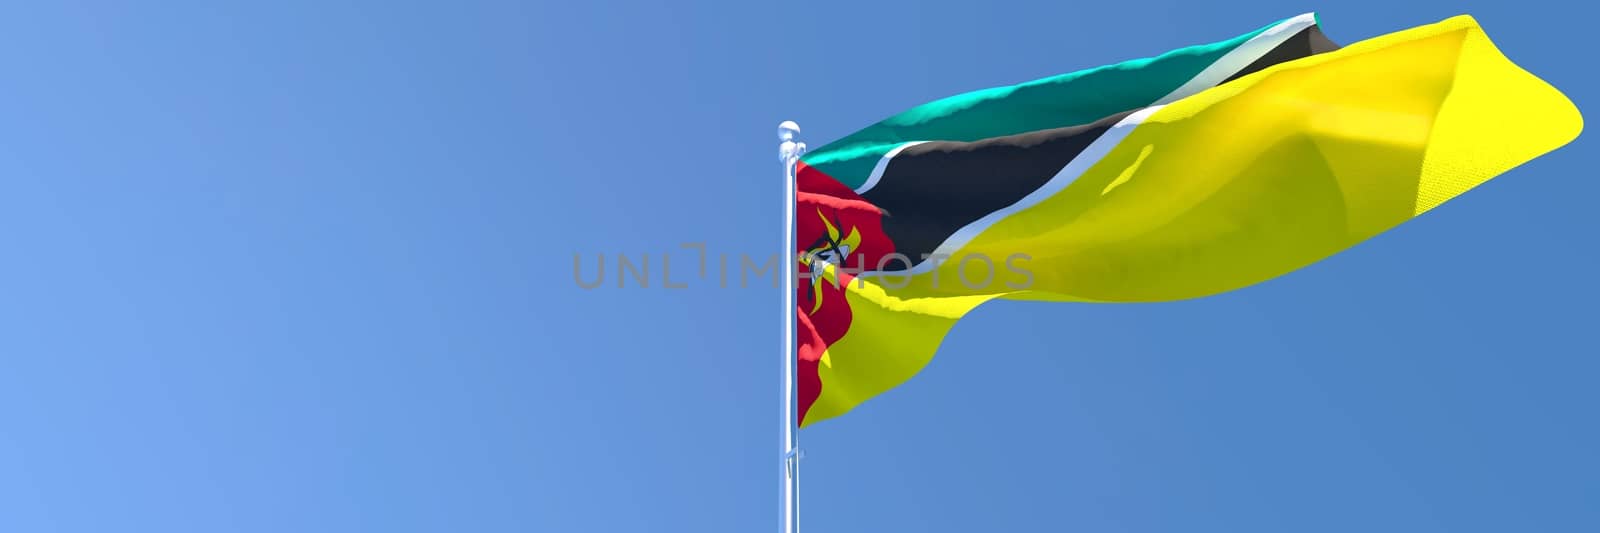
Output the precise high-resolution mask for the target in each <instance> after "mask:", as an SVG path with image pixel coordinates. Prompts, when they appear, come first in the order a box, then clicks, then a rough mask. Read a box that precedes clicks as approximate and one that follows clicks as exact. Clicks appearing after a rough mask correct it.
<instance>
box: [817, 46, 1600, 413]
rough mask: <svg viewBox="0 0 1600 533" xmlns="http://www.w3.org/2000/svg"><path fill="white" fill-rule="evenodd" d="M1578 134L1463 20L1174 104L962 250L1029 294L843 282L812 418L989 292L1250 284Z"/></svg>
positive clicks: (928, 346)
mask: <svg viewBox="0 0 1600 533" xmlns="http://www.w3.org/2000/svg"><path fill="white" fill-rule="evenodd" d="M1582 127H1583V120H1582V117H1581V116H1580V115H1579V113H1578V110H1577V109H1576V108H1575V107H1573V105H1572V103H1571V102H1570V101H1568V100H1567V99H1566V98H1565V97H1564V96H1562V95H1561V93H1559V92H1557V91H1556V90H1555V89H1554V88H1552V87H1550V86H1549V85H1547V84H1545V83H1544V82H1543V81H1541V80H1539V79H1538V78H1536V77H1534V76H1532V75H1530V74H1528V73H1527V72H1525V71H1523V70H1522V69H1521V68H1519V67H1517V66H1516V65H1515V64H1512V63H1511V62H1510V61H1509V60H1507V59H1506V58H1505V57H1504V56H1503V55H1501V53H1500V52H1499V50H1498V49H1496V48H1495V46H1494V44H1493V43H1492V42H1490V41H1489V39H1488V38H1487V37H1486V36H1485V35H1484V33H1483V31H1482V30H1481V29H1480V28H1479V27H1478V26H1477V24H1476V22H1475V21H1473V20H1472V18H1471V17H1466V16H1461V17H1455V18H1452V19H1449V20H1446V21H1443V22H1440V23H1438V24H1433V25H1428V26H1422V27H1418V28H1414V29H1410V30H1406V31H1402V32H1398V33H1393V34H1390V35H1386V36H1383V37H1379V38H1375V39H1371V40H1367V41H1363V42H1360V43H1356V44H1354V45H1351V46H1348V47H1346V48H1343V49H1341V50H1339V51H1336V52H1332V53H1327V54H1321V55H1317V56H1312V57H1310V58H1306V59H1301V60H1297V61H1293V62H1290V63H1284V64H1280V65H1277V66H1274V67H1272V68H1269V69H1266V70H1263V71H1261V72H1258V73H1255V74H1252V75H1250V76H1246V77H1243V78H1240V79H1239V80H1235V81H1234V82H1231V83H1228V84H1226V85H1223V86H1221V87H1217V88H1213V89H1210V90H1207V91H1205V92H1202V93H1199V94H1197V95H1195V96H1192V97H1189V98H1186V99H1183V100H1179V101H1177V102H1174V103H1172V104H1170V105H1168V106H1166V107H1165V108H1162V109H1160V110H1158V111H1156V112H1155V113H1153V114H1151V115H1150V116H1149V117H1148V118H1147V119H1146V121H1145V122H1144V123H1143V124H1141V125H1139V126H1138V127H1137V128H1135V129H1134V130H1133V131H1132V132H1131V133H1129V134H1128V136H1127V137H1126V138H1125V139H1123V140H1122V142H1121V143H1120V144H1118V145H1117V146H1116V147H1114V148H1112V149H1111V151H1110V152H1109V153H1107V154H1106V155H1105V156H1104V157H1103V158H1102V159H1101V160H1100V161H1099V162H1098V163H1096V164H1095V165H1093V166H1092V167H1090V168H1089V169H1088V170H1087V171H1085V172H1084V174H1083V175H1081V176H1079V177H1078V179H1077V181H1075V182H1073V183H1072V184H1071V185H1070V186H1068V187H1066V188H1065V189H1064V190H1062V191H1061V192H1060V193H1057V194H1056V195H1054V196H1052V197H1050V198H1047V199H1045V200H1044V201H1042V202H1040V203H1038V204H1036V205H1034V206H1032V207H1030V208H1027V209H1025V210H1023V211H1021V212H1019V213H1017V214H1015V215H1013V216H1011V217H1008V218H1005V219H1003V220H1000V221H999V222H997V223H995V224H994V225H993V226H991V227H989V228H987V229H986V230H985V231H983V232H982V233H981V234H979V235H978V236H977V237H975V238H974V239H973V240H972V241H971V242H970V243H968V244H967V245H966V246H965V247H964V248H963V249H962V251H961V252H958V253H957V254H956V258H957V259H959V258H961V257H963V256H965V255H968V254H983V255H985V256H988V257H990V258H993V261H994V262H996V263H999V262H1001V261H1003V260H1004V258H1005V257H1007V256H1009V255H1011V254H1014V253H1025V254H1028V255H1029V256H1031V259H1030V260H1029V261H1027V262H1026V263H1025V266H1026V268H1027V269H1028V270H1029V271H1031V272H1032V273H1033V277H1034V279H1033V283H1032V285H1031V287H1030V288H1029V289H1028V290H1025V291H1018V290H1014V289H1011V288H1009V287H1007V286H1005V285H1004V284H1003V283H1001V281H1004V280H1005V278H1004V277H1002V278H999V279H997V282H996V283H992V284H990V285H989V286H988V287H985V288H980V289H971V288H968V287H966V286H965V285H963V284H961V283H958V282H954V281H953V280H955V279H956V278H955V277H954V273H955V269H956V268H957V267H956V264H955V263H954V262H949V263H946V264H945V265H944V266H943V267H942V268H939V269H936V270H935V271H934V272H931V273H928V274H922V275H919V276H917V277H916V278H915V279H913V280H912V283H911V284H910V285H909V286H907V287H905V288H900V289H896V288H892V287H889V286H888V285H887V284H886V283H887V282H892V281H898V280H877V281H876V282H869V283H867V284H866V285H865V286H864V287H860V286H854V285H853V286H852V289H850V291H849V294H848V299H849V301H850V306H851V310H852V312H853V314H854V319H853V320H852V324H851V327H850V330H849V332H848V333H847V334H846V335H845V336H844V338H842V339H840V340H839V341H838V342H836V343H834V345H833V346H830V347H829V353H828V357H827V364H825V365H822V369H821V375H820V377H821V381H822V393H821V396H820V397H819V398H818V399H817V401H816V403H815V404H814V405H813V406H812V408H811V411H810V412H809V413H808V414H807V417H806V422H807V424H808V425H809V424H810V423H815V422H817V421H820V420H824V419H826V418H830V417H832V416H837V415H839V414H843V413H844V412H846V411H849V410H850V409H852V408H854V407H855V406H856V405H857V404H859V403H860V402H862V401H865V400H866V399H868V398H870V397H872V396H874V395H876V394H879V393H881V392H883V391H885V390H888V389H889V388H891V387H894V386H895V385H898V384H899V383H901V382H904V381H905V380H907V379H909V378H910V377H911V376H912V375H914V374H916V372H918V371H919V370H921V368H922V367H923V366H924V365H926V364H927V362H928V361H929V360H930V359H931V358H932V355H933V352H934V351H935V349H937V347H938V344H939V342H940V340H942V339H943V337H944V334H945V333H946V332H947V331H948V330H949V328H950V326H951V325H953V324H954V323H955V321H956V320H957V319H959V318H960V317H961V316H962V315H963V314H965V313H966V312H968V311H970V310H971V309H972V308H973V307H976V306H977V305H978V304H980V303H982V302H984V301H987V300H989V299H992V298H995V297H1006V298H1012V299H1041V300H1067V301H1108V302H1136V301H1168V300H1176V299H1185V298H1194V297H1201V296H1207V295H1211V294H1216V293H1219V292H1224V291H1228V290H1232V289H1236V288H1240V287H1244V286H1247V285H1251V284H1254V283H1259V282H1261V281H1264V280H1267V279H1271V278H1273V277H1276V276H1279V275H1282V274H1285V273H1288V272H1290V271H1292V270H1294V269H1297V268H1299V267H1302V266H1304V265H1306V264H1309V263H1311V262H1314V261H1317V260H1320V259H1322V258H1324V257H1327V256H1329V255H1332V254H1334V253H1337V252H1339V251H1342V250H1344V249H1347V248H1349V247H1351V246H1353V245H1355V244H1357V243H1359V242H1361V241H1363V240H1365V239H1367V238H1369V237H1372V236H1373V235H1376V234H1378V233H1380V232H1382V231H1384V230H1387V229H1389V228H1392V227H1394V226H1395V225H1398V224H1400V223H1402V222H1405V221H1406V220H1409V219H1411V218H1412V217H1414V216H1416V215H1418V214H1420V213H1422V212H1424V211H1427V210H1429V209H1432V208H1433V207H1436V206H1438V205H1439V204H1441V203H1443V202H1445V201H1446V200H1449V199H1450V198H1453V197H1455V196H1456V195H1459V194H1461V193H1463V192H1465V191H1466V190H1468V189H1470V188H1472V187H1474V186H1476V185H1478V184H1480V183H1483V182H1484V181H1486V180H1488V179H1489V178H1492V177H1493V176H1495V175H1497V174H1499V173H1501V172H1504V171H1506V170H1508V169H1510V168H1512V167H1515V166H1516V165H1519V164H1522V163H1524V162H1526V161H1528V160H1530V159H1532V158H1534V157H1537V156H1539V155H1541V154H1544V153H1546V152H1549V151H1550V150H1554V149H1555V148H1557V147H1559V146H1561V145H1563V144H1565V143H1567V142H1569V141H1571V140H1572V139H1573V138H1575V137H1576V136H1577V135H1578V132H1579V131H1580V130H1581V129H1582ZM969 266H970V265H969ZM1003 273H1004V272H1002V274H1003ZM932 276H939V277H940V278H941V279H940V280H939V281H940V282H939V283H937V284H936V285H937V286H935V284H934V283H933V282H932ZM977 277H979V278H981V277H982V276H977Z"/></svg>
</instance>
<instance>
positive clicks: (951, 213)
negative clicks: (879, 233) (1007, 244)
mask: <svg viewBox="0 0 1600 533" xmlns="http://www.w3.org/2000/svg"><path fill="white" fill-rule="evenodd" d="M1132 113H1133V111H1125V112H1122V113H1118V114H1115V115H1112V116H1109V117H1106V118H1104V119H1101V120H1099V121H1097V122H1094V123H1092V124H1084V125H1081V126H1071V127H1066V128H1056V129H1049V130H1039V131H1034V132H1028V133H1023V134H1018V135H1008V136H1005V137H995V138H992V139H984V140H981V141H975V142H948V141H940V142H929V143H923V144H919V145H916V146H912V147H910V148H907V149H905V150H904V151H901V152H900V153H899V154H898V155H896V156H895V157H894V159H890V160H889V165H888V167H887V168H885V169H884V172H883V177H882V178H881V179H880V180H879V181H878V184H877V185H876V186H874V187H873V188H872V189H871V190H868V191H867V192H866V193H864V194H863V195H862V196H863V197H865V198H866V200H867V201H869V202H872V203H873V204H874V205H877V206H878V207H879V208H880V209H882V210H883V211H884V217H883V230H884V233H886V234H888V237H889V239H890V240H892V241H894V245H895V251H897V252H899V253H902V254H905V255H906V257H909V258H910V259H911V261H912V262H913V263H920V262H922V260H923V259H924V257H923V254H931V253H933V251H934V250H935V249H937V248H938V247H939V245H940V244H941V243H943V242H944V241H945V239H947V238H949V237H950V234H952V233H954V232H955V231H956V230H958V229H961V228H962V227H963V226H966V225H967V224H971V223H973V222H975V221H977V220H978V219H979V218H983V216H984V215H987V214H989V213H993V212H995V211H997V210H999V209H1002V208H1005V207H1007V206H1010V205H1012V204H1015V203H1017V201H1018V200H1021V199H1022V198H1023V197H1024V196H1027V195H1028V193H1031V192H1033V191H1034V190H1037V189H1038V188H1039V187H1040V186H1043V185H1044V184H1045V183H1046V182H1048V181H1050V178H1052V177H1054V176H1055V175H1056V173H1057V172H1060V171H1061V169H1062V167H1065V166H1067V163H1068V162H1071V161H1072V158H1074V157H1077V155H1078V154H1079V153H1081V152H1083V149H1084V148H1086V147H1088V146H1089V143H1091V142H1094V140H1095V139H1097V138H1099V137H1100V135H1101V134H1104V133H1105V132H1106V131H1107V130H1109V129H1111V127H1112V126H1114V125H1116V123H1117V122H1119V121H1121V120H1122V119H1123V118H1125V117H1127V116H1128V115H1130V114H1132ZM904 268H905V265H904V264H902V263H901V262H899V261H891V262H889V263H888V264H887V265H885V269H886V270H901V269H904Z"/></svg>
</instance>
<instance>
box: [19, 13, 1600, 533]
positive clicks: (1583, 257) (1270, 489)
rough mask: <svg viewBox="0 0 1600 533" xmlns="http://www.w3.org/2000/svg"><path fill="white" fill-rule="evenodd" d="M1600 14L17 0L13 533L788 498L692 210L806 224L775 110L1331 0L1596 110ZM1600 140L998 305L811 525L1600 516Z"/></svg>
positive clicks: (769, 243)
mask: <svg viewBox="0 0 1600 533" xmlns="http://www.w3.org/2000/svg"><path fill="white" fill-rule="evenodd" d="M1583 5H1584V4H1582V3H1572V2H1556V1H1520V2H1497V1H1461V0H1450V1H1444V0H1439V1H1432V0H1410V1H1384V2H1377V1H1371V2H1327V3H1320V4H1316V3H1294V2H1289V3H1285V2H1281V1H1265V0H1262V1H1256V2H1244V3H1239V2H1228V3H1220V2H1191V1H1178V0H1174V1H1167V2H1152V1H1140V2H1062V1H1056V2H1003V1H1002V2H995V1H982V2H979V1H966V2H950V1H948V0H934V1H930V2H909V1H907V2H862V1H859V0H843V1H837V2H807V3H799V2H796V3H792V4H784V3H779V2H683V1H672V2H669V1H659V2H648V3H646V2H630V3H620V4H619V3H609V2H524V3H515V2H481V1H457V2H439V3H436V4H421V3H415V2H362V3H348V2H310V1H295V2H259V3H256V5H250V6H242V5H238V6H222V5H218V4H217V3H215V2H198V1H181V2H163V3H159V4H158V3H138V4H134V3H123V2H107V3H96V2H32V3H26V4H23V3H13V4H10V5H8V6H7V8H6V9H4V10H3V11H0V13H3V14H0V36H4V37H3V42H4V46H0V245H3V247H0V531H7V532H12V531H14V532H57V531H60V532H105V531H153V532H188V531H194V532H218V531H240V532H273V533H281V532H286V531H297V532H322V531H327V532H351V531H381V532H386V533H387V532H413V531H416V532H424V531H426V532H474V533H480V532H513V531H537V532H568V531H571V532H587V531H600V532H611V531H617V532H634V531H688V532H713V531H714V532H722V531H727V532H741V533H742V532H750V531H773V530H775V528H776V526H777V503H778V498H777V466H776V462H775V461H776V460H777V446H778V444H779V439H778V434H777V431H778V425H777V416H778V408H777V405H776V402H777V400H778V396H777V392H776V387H777V380H778V373H779V370H778V368H779V367H778V364H779V358H778V353H777V352H778V349H779V342H778V334H779V329H778V328H779V318H780V316H783V315H782V312H783V311H782V310H781V309H779V307H778V297H779V293H778V291H777V290H775V289H772V288H770V286H767V287H762V288H757V287H748V288H742V289H741V288H738V287H737V284H738V282H737V278H736V276H735V279H734V280H732V282H731V283H730V284H731V285H734V286H732V287H728V288H721V287H718V286H717V284H716V283H715V282H714V278H715V277H716V269H715V264H714V263H713V265H712V270H711V272H709V273H708V274H709V276H708V278H705V279H702V278H698V277H696V272H695V270H696V267H697V264H696V262H697V260H698V257H697V255H696V252H695V251H694V250H692V249H685V248H680V244H681V243H705V247H706V250H707V252H708V253H709V254H711V255H712V257H713V258H714V257H716V256H717V255H719V254H727V255H728V256H729V257H730V258H737V257H739V255H740V254H747V255H752V256H764V255H766V254H770V253H775V252H777V251H779V250H780V247H781V246H780V245H781V241H780V236H779V235H780V234H779V229H780V226H779V223H780V214H779V209H780V208H781V204H780V201H781V175H780V169H779V166H778V163H777V158H776V153H775V151H776V139H775V137H774V129H775V126H776V124H777V123H778V122H779V121H781V120H785V119H792V120H796V121H799V122H800V124H801V125H802V127H803V128H804V139H805V140H806V141H808V142H810V143H811V144H812V146H820V145H821V144H823V143H824V142H826V141H828V140H830V139H833V138H836V137H838V136H841V135H844V134H846V133H848V132H850V131H852V130H854V129H856V128H859V127H862V126H865V125H867V124H869V123H871V122H873V121H876V120H878V119H880V118H882V117H884V116H886V115H889V114H892V113H894V112H898V111H900V110H902V109H905V108H906V107H909V106H911V105H914V104H917V103H921V102H924V101H927V100H931V99H934V98H938V97H941V96H947V95H950V94H954V93H958V92H962V91H967V90H972V89H977V88H982V87H987V86H992V85H1001V84H1009V83H1014V82H1018V81H1024V80H1028V79H1033V78H1037V77H1041V76H1045V75H1050V74H1055V73H1060V72H1066V71H1070V70H1075V69H1079V68H1084V67H1090V66H1095V65H1100V64H1104V63H1109V62H1114V61H1119V60H1123V59H1129V58H1134V57H1141V56H1147V55H1151V54H1156V53H1160V52H1163V51H1166V50H1169V49H1172V48H1176V47H1179V46H1184V45H1189V44H1197V43H1203V42H1210V41H1214V40H1218V39H1223V38H1227V37H1232V36H1234V35H1237V34H1240V33H1243V32H1246V31H1249V30H1251V29H1254V28H1257V27H1259V26H1261V25H1263V24H1266V23H1269V22H1272V21H1274V20H1278V19H1282V18H1285V17H1289V16H1293V15H1295V14H1297V13H1300V12H1304V11H1310V10H1316V11H1318V12H1319V13H1320V14H1321V17H1322V22H1323V24H1324V29H1325V31H1326V33H1327V34H1328V35H1329V36H1330V37H1331V38H1333V39H1334V40H1336V41H1339V42H1342V43H1349V42H1353V41H1356V40H1360V39H1363V38H1367V37H1372V36H1376V35H1379V34H1382V33H1386V32H1390V31H1395V30H1399V29H1403V28H1406V27H1411V26H1416V25H1420V24H1425V23H1429V22H1434V21H1436V20H1440V19H1444V18H1447V17H1449V16H1452V15H1456V14H1460V13H1471V14H1473V15H1475V16H1476V17H1478V19H1479V21H1480V22H1482V24H1483V25H1484V26H1485V28H1486V29H1487V30H1488V32H1489V35H1490V36H1491V37H1492V38H1494V39H1496V41H1497V42H1498V43H1499V44H1500V46H1501V48H1502V49H1503V50H1504V51H1505V52H1506V54H1507V55H1509V56H1510V57H1511V58H1512V59H1513V60H1515V61H1517V62H1518V63H1520V64H1521V65H1523V66H1524V67H1525V68H1527V69H1529V70H1530V71H1532V72H1534V73H1535V74H1538V75H1539V76H1541V77H1543V78H1544V79H1545V80H1547V81H1549V82H1550V83H1552V84H1553V85H1555V86H1556V87H1558V88H1560V89H1561V90H1563V91H1564V92H1565V93H1566V94H1567V95H1568V96H1569V97H1570V98H1571V99H1572V100H1573V101H1575V102H1576V103H1577V104H1578V107H1579V108H1580V109H1583V110H1585V111H1588V112H1590V113H1591V116H1593V115H1592V114H1593V113H1594V112H1595V110H1594V106H1595V105H1596V101H1597V100H1596V98H1597V87H1596V85H1597V81H1600V76H1597V75H1596V74H1595V73H1594V67H1593V62H1592V57H1590V56H1591V55H1592V54H1590V52H1589V51H1588V48H1589V46H1588V44H1587V43H1589V41H1590V39H1589V35H1590V34H1591V33H1592V32H1593V31H1594V24H1593V20H1594V14H1595V13H1594V12H1593V11H1576V10H1590V9H1592V8H1588V7H1580V6H1583ZM1593 138H1594V132H1589V133H1586V134H1585V136H1583V137H1580V138H1579V139H1578V140H1577V141H1575V142H1574V143H1573V144H1571V145H1568V146H1567V147H1565V148H1562V149H1561V150H1559V151H1557V152H1555V153H1553V154H1550V155H1548V156H1546V157H1544V158H1541V159H1539V160H1536V161H1534V162H1532V163H1531V164H1528V165H1526V166H1524V167H1521V168H1518V169H1516V170H1514V171H1512V172H1510V173H1508V174H1506V175H1504V176H1502V177H1501V178H1499V179H1497V180H1495V181H1492V182H1490V183H1488V184H1487V185H1485V186H1483V187H1481V188H1479V189H1477V190H1475V191H1473V192H1471V193H1468V194H1467V195H1465V196H1464V197H1462V198H1459V199H1457V200H1455V201H1453V202H1451V203H1449V204H1447V205H1445V206H1444V207H1442V208H1440V209H1436V210H1434V211H1432V212H1430V213H1428V214H1427V215H1426V216H1424V217H1422V218H1421V219H1419V220H1416V221H1413V222H1411V223H1408V224H1406V225H1404V226H1402V227H1401V228H1399V229H1397V230H1395V231H1392V232H1389V233H1387V234H1384V235H1382V236H1380V237H1379V238H1377V239H1375V240H1373V241H1370V242H1368V243H1366V244H1363V245H1361V246H1359V247H1357V248H1355V249H1353V250H1351V251H1349V252H1348V253H1345V254H1342V255H1340V256H1337V257H1334V258H1332V259H1330V260H1327V261H1324V262H1322V263H1319V264H1316V265H1314V266H1312V267H1310V268H1307V269H1305V270H1302V271H1299V272H1296V273H1294V274H1292V275H1290V276H1287V277H1284V278H1280V279H1278V280H1274V281H1271V282H1268V283H1265V284H1262V285H1259V286H1256V287H1252V288H1249V289H1246V290H1241V291H1237V292H1234V293H1229V294H1226V295H1222V296H1218V297H1214V298H1209V299H1203V300H1198V301H1191V302H1183V303H1175V304H1162V305H1128V306H1092V305H1071V304H1047V303H1012V302H1004V303H998V304H992V305H989V306H985V307H983V308H980V309H979V310H978V311H977V312H975V313H974V314H973V315H971V316H969V317H968V318H967V319H965V320H964V321H962V322H961V323H960V324H959V325H958V326H957V327H956V328H955V329H954V331H953V332H952V333H951V334H950V336H949V338H948V340H947V341H946V342H945V344H944V347H943V349H942V350H941V352H940V353H939V355H938V357H937V358H936V359H935V360H934V362H933V363H932V364H931V365H930V366H929V367H928V368H927V369H926V371H924V372H923V373H922V375H920V376H919V377H917V378H916V379H914V380H912V381H911V382H910V383H908V384H907V385H905V386H903V387H901V388H898V389H896V390H893V391H891V392H890V393H888V394H885V395H884V396H882V397H880V398H878V399H875V400H873V401H870V402H868V403H866V404H865V405H863V406H862V407H861V408H859V409H858V410H857V411H856V412H854V413H851V414H850V415H848V416H844V417H842V418H839V419H835V420H830V421H827V422H824V423H821V424H818V425H816V426H814V427H811V428H807V429H806V430H805V431H804V432H802V438H803V445H804V447H805V448H806V450H807V459H806V461H805V470H804V472H805V474H804V480H805V485H804V489H803V490H804V495H803V505H804V507H803V509H804V525H805V530H806V531H811V532H828V533H837V532H870V533H877V532H893V531H908V532H963V533H966V532H974V531H1094V532H1173V531H1183V532H1213V531H1215V532H1229V533H1239V532H1283V531H1295V532H1324V531H1325V532H1349V531H1397V532H1406V533H1419V532H1433V531H1438V532H1452V533H1459V532H1474V531H1483V532H1491V531H1492V532H1505V531H1538V532H1567V531H1571V532H1579V531H1600V505H1596V502H1597V501H1600V455H1597V454H1596V453H1595V452H1594V450H1597V449H1600V425H1597V424H1596V414H1595V411H1596V407H1597V406H1600V387H1597V386H1596V379H1597V376H1600V356H1597V352H1600V350H1596V349H1595V348H1594V347H1593V344H1594V336H1593V333H1592V331H1593V328H1594V327H1595V326H1596V323H1595V319H1596V316H1597V314H1596V312H1595V311H1594V310H1593V305H1594V302H1595V300H1596V298H1597V297H1600V284H1597V282H1596V280H1595V272H1596V270H1595V267H1596V259H1597V251H1596V249H1595V244H1596V239H1595V230H1596V229H1597V224H1596V222H1595V207H1594V202H1595V197H1596V196H1600V179H1597V176H1596V172H1595V169H1596V168H1597V167H1600V156H1597V154H1596V152H1595V150H1594V146H1595V145H1594V142H1593ZM574 254H583V256H584V257H585V258H586V261H589V260H592V258H593V257H594V256H595V255H596V254H605V255H606V256H607V258H608V261H609V262H608V265H607V266H608V268H614V267H615V262H614V261H615V257H616V256H617V255H618V254H624V255H627V256H629V257H630V258H631V259H634V260H635V262H637V261H638V260H639V259H640V258H642V256H643V255H644V254H649V258H650V263H651V265H650V275H651V278H652V283H651V287H650V288H649V289H640V288H636V287H633V286H632V285H630V286H629V287H628V288H624V289H618V288H616V286H615V284H614V282H615V276H614V274H615V272H614V270H613V271H611V272H610V273H609V274H611V275H612V277H609V278H608V279H607V285H605V286H603V287H601V288H596V289H592V290H585V289H581V288H579V287H578V286H577V284H576V283H575V281H574V279H573V271H572V267H573V257H574ZM664 255H665V256H666V257H670V258H671V261H672V266H671V268H672V276H673V281H674V282H680V283H686V284H688V287H687V288H684V289H678V290H669V289H663V288H661V280H660V274H661V270H662V265H661V259H662V257H663V256H664ZM586 265H592V263H586Z"/></svg>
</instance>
